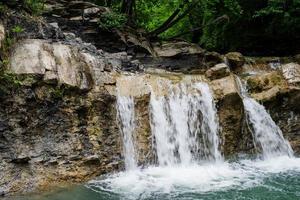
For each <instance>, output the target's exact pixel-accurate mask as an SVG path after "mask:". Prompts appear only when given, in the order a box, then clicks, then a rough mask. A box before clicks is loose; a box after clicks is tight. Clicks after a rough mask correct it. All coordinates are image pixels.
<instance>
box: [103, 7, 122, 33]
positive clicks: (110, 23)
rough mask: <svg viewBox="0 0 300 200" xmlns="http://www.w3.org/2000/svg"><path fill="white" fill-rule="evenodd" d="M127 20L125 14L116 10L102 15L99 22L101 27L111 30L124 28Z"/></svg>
mask: <svg viewBox="0 0 300 200" xmlns="http://www.w3.org/2000/svg"><path fill="white" fill-rule="evenodd" d="M126 21H127V18H126V16H125V15H123V14H120V13H116V12H113V11H112V12H107V13H104V14H102V15H101V17H100V19H99V21H98V24H99V27H100V28H101V29H105V30H111V29H114V28H117V29H119V28H122V27H123V26H124V25H125V23H126Z"/></svg>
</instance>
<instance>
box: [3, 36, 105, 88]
mask: <svg viewBox="0 0 300 200" xmlns="http://www.w3.org/2000/svg"><path fill="white" fill-rule="evenodd" d="M107 62H108V61H107V60H105V59H104V58H101V57H99V56H96V55H92V54H90V53H88V52H84V51H80V50H79V49H78V48H76V47H74V46H70V45H65V44H62V43H59V42H54V43H51V42H49V41H47V40H35V39H28V40H25V41H22V42H21V43H19V44H18V45H17V46H16V47H15V49H14V50H13V53H12V55H11V57H10V67H9V71H10V72H11V73H13V74H23V75H24V74H35V75H43V76H44V80H45V81H57V82H58V83H59V84H65V85H68V86H72V87H77V88H79V89H82V90H87V89H91V88H92V86H93V84H94V83H95V84H96V85H99V84H101V81H102V82H103V80H105V79H108V78H107V77H106V75H107V74H106V73H105V72H104V69H105V66H106V65H107ZM104 82H105V81H104Z"/></svg>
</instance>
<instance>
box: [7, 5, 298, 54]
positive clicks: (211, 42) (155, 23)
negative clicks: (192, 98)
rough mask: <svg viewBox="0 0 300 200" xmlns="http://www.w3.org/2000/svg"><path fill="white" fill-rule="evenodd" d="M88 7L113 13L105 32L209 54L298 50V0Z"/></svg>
mask: <svg viewBox="0 0 300 200" xmlns="http://www.w3.org/2000/svg"><path fill="white" fill-rule="evenodd" d="M12 1H18V0H12ZM19 1H20V0H19ZM22 2H23V4H24V5H25V7H26V6H27V7H28V8H29V9H31V10H40V9H41V8H42V7H41V5H42V3H43V0H22ZM90 2H93V3H96V4H98V5H101V6H106V7H110V8H111V10H112V11H113V12H111V13H109V14H106V15H104V16H103V17H102V18H101V20H100V21H99V26H100V27H101V28H103V29H107V30H111V29H113V28H122V27H123V26H125V25H127V26H131V27H134V28H136V30H143V31H144V32H145V33H146V34H145V35H146V36H147V37H148V38H149V39H152V40H169V39H175V38H181V39H185V40H188V41H191V42H194V43H198V44H199V45H200V46H202V47H203V48H206V49H208V50H212V51H218V52H228V51H240V52H242V53H243V54H246V55H274V56H275V55H276V56H278V55H289V54H295V53H299V50H300V0H90ZM143 31H141V32H143Z"/></svg>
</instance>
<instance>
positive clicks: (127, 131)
mask: <svg viewBox="0 0 300 200" xmlns="http://www.w3.org/2000/svg"><path fill="white" fill-rule="evenodd" d="M117 110H118V119H119V126H120V130H121V133H122V139H123V154H124V158H125V167H126V170H133V169H135V168H137V163H136V156H137V155H136V152H135V146H134V139H133V134H134V128H135V124H134V123H135V122H134V100H133V98H132V97H126V96H121V95H118V96H117Z"/></svg>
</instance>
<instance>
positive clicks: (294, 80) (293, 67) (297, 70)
mask: <svg viewBox="0 0 300 200" xmlns="http://www.w3.org/2000/svg"><path fill="white" fill-rule="evenodd" d="M282 73H283V76H284V78H285V79H286V80H287V81H288V83H290V84H296V85H298V84H299V83H300V65H299V64H297V63H289V64H285V65H283V66H282Z"/></svg>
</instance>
